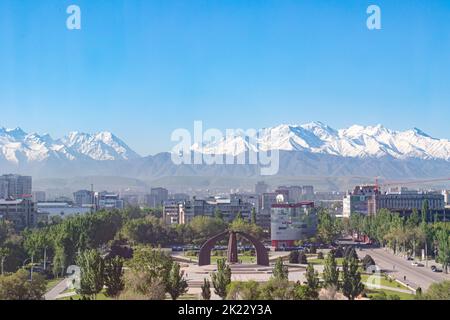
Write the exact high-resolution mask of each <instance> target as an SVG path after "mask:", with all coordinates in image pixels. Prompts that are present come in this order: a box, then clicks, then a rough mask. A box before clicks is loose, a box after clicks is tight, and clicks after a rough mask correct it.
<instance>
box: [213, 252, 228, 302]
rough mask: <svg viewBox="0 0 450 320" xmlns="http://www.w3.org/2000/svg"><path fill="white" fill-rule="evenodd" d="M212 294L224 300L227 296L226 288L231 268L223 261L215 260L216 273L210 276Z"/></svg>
mask: <svg viewBox="0 0 450 320" xmlns="http://www.w3.org/2000/svg"><path fill="white" fill-rule="evenodd" d="M211 280H212V283H213V286H214V292H215V293H216V294H217V295H218V296H219V297H221V298H222V299H225V298H226V296H227V286H228V285H229V284H230V283H231V268H230V266H229V265H227V264H226V263H225V259H219V260H217V272H214V273H212V274H211Z"/></svg>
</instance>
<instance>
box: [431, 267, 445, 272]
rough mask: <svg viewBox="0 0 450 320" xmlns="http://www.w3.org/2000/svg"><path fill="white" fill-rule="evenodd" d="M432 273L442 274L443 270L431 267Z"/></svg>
mask: <svg viewBox="0 0 450 320" xmlns="http://www.w3.org/2000/svg"><path fill="white" fill-rule="evenodd" d="M431 271H433V272H442V269H439V268H438V267H436V266H431Z"/></svg>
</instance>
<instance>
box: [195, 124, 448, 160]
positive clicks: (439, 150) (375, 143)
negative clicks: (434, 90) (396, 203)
mask: <svg viewBox="0 0 450 320" xmlns="http://www.w3.org/2000/svg"><path fill="white" fill-rule="evenodd" d="M193 149H194V150H195V151H197V152H201V153H207V154H233V155H238V154H240V153H242V152H245V151H247V150H254V151H267V150H283V151H303V152H310V153H318V154H328V155H333V156H342V157H352V158H369V157H374V158H380V157H386V156H390V157H393V158H395V159H408V158H417V159H424V160H431V159H441V160H446V161H450V141H449V140H447V139H436V138H433V137H431V136H429V135H427V134H426V133H424V132H423V131H421V130H420V129H417V128H414V129H412V130H407V131H403V132H401V131H394V130H390V129H387V128H385V127H383V126H381V125H377V126H367V127H363V126H359V125H354V126H351V127H349V128H347V129H341V130H335V129H333V128H331V127H329V126H327V125H325V124H323V123H321V122H312V123H308V124H305V125H279V126H276V127H272V128H267V129H262V130H260V131H259V134H258V135H257V137H256V139H246V137H245V135H244V133H242V134H236V135H233V136H228V137H226V138H223V139H221V140H219V141H217V142H213V143H206V144H205V145H204V146H203V147H202V148H200V147H198V146H194V147H193Z"/></svg>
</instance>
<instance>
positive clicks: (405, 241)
mask: <svg viewBox="0 0 450 320" xmlns="http://www.w3.org/2000/svg"><path fill="white" fill-rule="evenodd" d="M344 223H345V224H344V226H343V230H344V232H347V233H349V234H357V235H366V236H368V237H369V238H371V239H373V240H374V241H376V242H377V243H379V244H380V245H381V246H386V247H388V248H390V249H392V250H393V251H394V253H399V252H401V253H405V254H408V255H411V256H416V255H418V254H420V251H421V250H422V249H423V250H425V253H426V254H427V255H432V256H434V257H435V258H436V260H437V261H438V262H440V263H442V264H443V267H444V269H445V270H446V272H447V269H448V265H449V264H450V223H448V222H431V223H429V222H427V220H426V215H423V216H421V217H420V216H419V214H418V211H417V210H413V213H412V214H411V215H410V216H409V217H401V216H400V215H399V214H398V213H392V212H390V211H388V210H384V209H383V210H380V211H379V212H378V213H377V214H376V215H374V216H364V215H360V214H353V215H352V216H351V217H350V219H349V220H347V221H344Z"/></svg>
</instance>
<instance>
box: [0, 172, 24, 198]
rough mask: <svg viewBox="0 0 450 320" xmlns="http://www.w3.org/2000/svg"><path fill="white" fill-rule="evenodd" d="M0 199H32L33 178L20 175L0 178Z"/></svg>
mask: <svg viewBox="0 0 450 320" xmlns="http://www.w3.org/2000/svg"><path fill="white" fill-rule="evenodd" d="M0 198H3V199H6V198H14V199H29V198H32V178H31V177H29V176H21V175H18V174H5V175H2V176H0Z"/></svg>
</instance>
